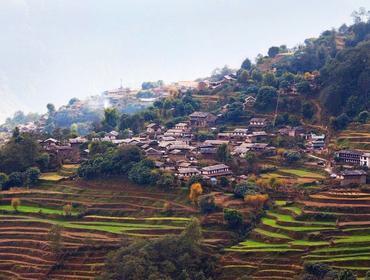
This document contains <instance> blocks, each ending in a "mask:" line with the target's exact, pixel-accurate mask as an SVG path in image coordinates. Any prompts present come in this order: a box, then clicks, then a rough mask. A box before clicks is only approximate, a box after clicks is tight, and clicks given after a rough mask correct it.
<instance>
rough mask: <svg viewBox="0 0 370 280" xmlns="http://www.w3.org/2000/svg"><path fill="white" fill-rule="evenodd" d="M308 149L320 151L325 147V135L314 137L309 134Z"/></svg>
mask: <svg viewBox="0 0 370 280" xmlns="http://www.w3.org/2000/svg"><path fill="white" fill-rule="evenodd" d="M308 138H309V141H308V147H309V148H311V149H313V150H321V149H323V148H324V147H325V134H320V135H316V134H314V133H311V134H310V135H309V136H308Z"/></svg>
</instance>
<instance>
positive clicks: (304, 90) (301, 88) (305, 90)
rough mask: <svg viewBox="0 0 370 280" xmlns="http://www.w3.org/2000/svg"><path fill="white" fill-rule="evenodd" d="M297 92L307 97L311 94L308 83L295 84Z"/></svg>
mask: <svg viewBox="0 0 370 280" xmlns="http://www.w3.org/2000/svg"><path fill="white" fill-rule="evenodd" d="M297 91H298V92H299V93H301V94H304V95H309V94H310V93H311V86H310V83H309V82H307V81H302V82H299V83H297Z"/></svg>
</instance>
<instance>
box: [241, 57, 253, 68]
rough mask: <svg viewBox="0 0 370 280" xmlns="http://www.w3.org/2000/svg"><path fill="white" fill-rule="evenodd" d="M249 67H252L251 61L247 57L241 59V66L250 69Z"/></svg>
mask: <svg viewBox="0 0 370 280" xmlns="http://www.w3.org/2000/svg"><path fill="white" fill-rule="evenodd" d="M251 67H252V62H251V61H250V60H249V59H248V58H246V59H245V60H244V61H243V63H242V66H241V68H242V69H244V70H250V69H251Z"/></svg>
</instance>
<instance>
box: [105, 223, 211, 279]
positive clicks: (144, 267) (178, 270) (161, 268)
mask: <svg viewBox="0 0 370 280" xmlns="http://www.w3.org/2000/svg"><path fill="white" fill-rule="evenodd" d="M201 241H202V232H201V227H200V224H199V221H198V220H197V219H192V220H191V221H190V223H189V224H188V225H187V226H186V228H185V230H184V231H183V232H182V233H181V234H178V235H168V236H164V237H161V238H155V239H146V240H138V241H136V242H134V243H132V244H130V245H129V246H127V245H126V244H125V245H124V246H122V247H121V248H120V249H118V250H117V251H115V252H112V253H110V254H109V255H108V259H107V263H106V267H105V271H104V272H103V274H102V275H101V277H100V278H98V279H101V280H102V279H104V280H116V279H125V280H147V279H148V280H157V279H166V280H185V279H199V280H206V279H215V277H216V276H217V275H216V274H215V271H216V269H215V261H216V259H215V257H214V256H212V255H211V254H209V253H207V252H205V250H204V249H203V246H202V242H201Z"/></svg>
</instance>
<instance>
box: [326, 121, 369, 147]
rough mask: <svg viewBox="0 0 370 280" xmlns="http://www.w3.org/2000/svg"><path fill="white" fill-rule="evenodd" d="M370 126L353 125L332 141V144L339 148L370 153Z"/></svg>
mask: <svg viewBox="0 0 370 280" xmlns="http://www.w3.org/2000/svg"><path fill="white" fill-rule="evenodd" d="M368 131H370V124H362V125H351V126H350V127H348V129H346V130H343V131H342V132H341V133H340V134H339V135H338V137H335V138H333V139H332V143H333V144H335V145H337V146H339V148H341V149H344V148H350V149H359V150H364V151H370V133H369V132H368Z"/></svg>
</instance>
